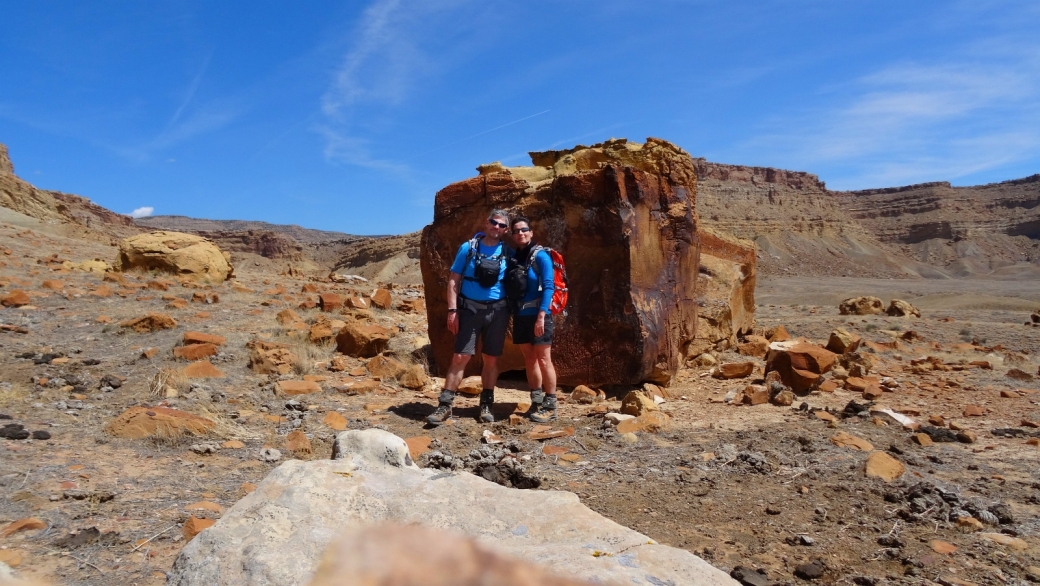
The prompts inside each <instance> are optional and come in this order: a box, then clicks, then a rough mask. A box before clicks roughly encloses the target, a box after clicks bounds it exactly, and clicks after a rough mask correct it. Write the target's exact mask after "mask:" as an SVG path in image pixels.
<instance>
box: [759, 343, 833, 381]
mask: <svg viewBox="0 0 1040 586" xmlns="http://www.w3.org/2000/svg"><path fill="white" fill-rule="evenodd" d="M836 359H837V356H836V355H835V354H834V353H833V352H831V351H830V350H826V349H824V348H820V347H819V346H814V345H812V344H807V343H805V342H797V341H789V342H773V343H772V344H770V345H769V354H768V356H767V357H766V374H768V373H770V372H773V371H775V372H777V373H778V374H779V376H780V380H781V381H782V382H783V384H784V385H785V386H787V387H790V388H791V389H792V390H793V391H794V392H795V393H801V392H804V391H807V390H809V389H810V388H812V387H813V386H815V385H816V384H817V383H818V382H820V381H821V380H822V378H823V374H824V373H826V372H828V371H829V370H830V369H831V368H832V367H833V366H834V363H835V361H836Z"/></svg>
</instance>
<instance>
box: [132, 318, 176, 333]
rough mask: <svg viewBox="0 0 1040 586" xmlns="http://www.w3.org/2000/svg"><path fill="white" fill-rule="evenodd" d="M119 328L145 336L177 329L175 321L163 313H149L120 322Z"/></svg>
mask: <svg viewBox="0 0 1040 586" xmlns="http://www.w3.org/2000/svg"><path fill="white" fill-rule="evenodd" d="M119 327H121V328H123V329H128V330H133V331H135V332H137V333H139V334H147V333H149V332H157V331H159V330H169V329H173V328H175V327H177V320H175V319H173V318H172V317H170V316H168V315H166V314H164V313H149V314H148V315H143V316H141V317H135V318H132V319H128V320H126V321H122V322H120V323H119Z"/></svg>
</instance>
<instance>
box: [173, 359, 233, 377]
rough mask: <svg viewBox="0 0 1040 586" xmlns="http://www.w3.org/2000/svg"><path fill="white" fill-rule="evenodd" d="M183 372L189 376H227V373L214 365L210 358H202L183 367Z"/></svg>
mask: <svg viewBox="0 0 1040 586" xmlns="http://www.w3.org/2000/svg"><path fill="white" fill-rule="evenodd" d="M181 374H183V375H184V376H186V377H187V378H225V377H227V375H226V374H224V372H223V371H222V370H220V369H219V368H217V367H216V366H213V364H212V363H210V361H209V360H200V361H198V362H194V363H192V364H189V365H188V366H185V367H184V368H182V369H181Z"/></svg>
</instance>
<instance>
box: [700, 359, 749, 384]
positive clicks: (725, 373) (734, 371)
mask: <svg viewBox="0 0 1040 586" xmlns="http://www.w3.org/2000/svg"><path fill="white" fill-rule="evenodd" d="M753 372H755V363H754V362H726V363H723V364H720V365H718V366H717V367H715V369H714V370H712V372H711V375H712V376H713V377H715V378H720V379H723V380H729V379H734V378H745V377H748V376H751V373H753Z"/></svg>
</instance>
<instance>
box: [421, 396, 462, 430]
mask: <svg viewBox="0 0 1040 586" xmlns="http://www.w3.org/2000/svg"><path fill="white" fill-rule="evenodd" d="M454 402H455V392H454V391H449V390H448V389H444V390H443V391H441V396H440V397H438V401H437V409H436V410H435V411H434V412H433V413H430V416H429V417H427V418H426V423H429V424H430V425H441V424H442V423H444V422H445V421H447V420H449V419H451V404H452V403H454Z"/></svg>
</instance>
